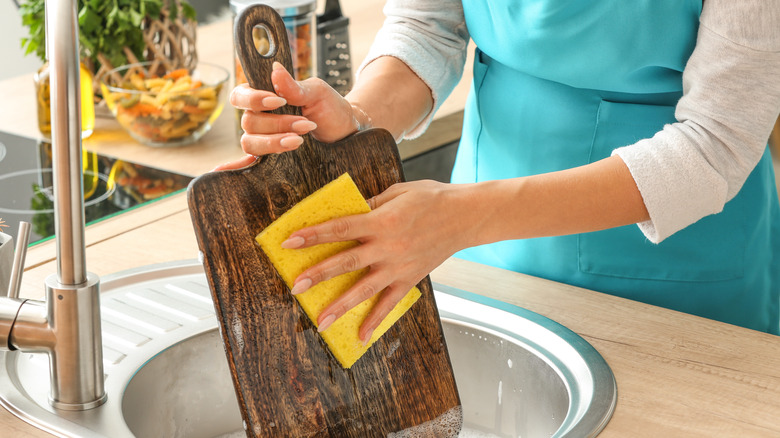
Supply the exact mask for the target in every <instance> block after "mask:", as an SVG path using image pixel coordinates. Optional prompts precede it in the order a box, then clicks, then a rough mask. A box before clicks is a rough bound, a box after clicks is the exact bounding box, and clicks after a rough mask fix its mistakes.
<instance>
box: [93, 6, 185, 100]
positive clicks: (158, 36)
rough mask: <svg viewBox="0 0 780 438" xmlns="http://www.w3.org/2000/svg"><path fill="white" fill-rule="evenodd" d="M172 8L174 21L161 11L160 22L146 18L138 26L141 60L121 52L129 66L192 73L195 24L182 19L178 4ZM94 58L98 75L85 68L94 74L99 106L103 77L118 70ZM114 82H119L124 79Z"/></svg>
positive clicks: (130, 53) (106, 62) (100, 56)
mask: <svg viewBox="0 0 780 438" xmlns="http://www.w3.org/2000/svg"><path fill="white" fill-rule="evenodd" d="M174 4H175V5H176V7H177V8H178V9H179V13H178V14H176V18H175V19H171V14H170V10H169V9H167V8H164V9H163V10H162V11H160V18H159V19H154V20H153V19H151V18H149V17H147V18H146V19H145V20H144V21H143V24H142V25H141V26H142V28H143V33H144V41H145V42H146V49H145V50H144V53H143V59H138V58H137V57H136V56H135V55H134V54H133V52H132V51H131V50H130V49H129V48H127V47H125V48H124V52H125V56H127V60H128V63H130V64H134V63H137V62H143V61H150V62H152V63H153V64H152V67H151V68H149V71H150V72H156V73H159V74H163V73H165V72H166V71H170V70H173V69H177V68H186V69H188V70H192V69H194V68H195V66H197V64H198V53H197V49H196V45H195V37H196V31H197V22H195V21H194V20H190V19H187V18H186V17H184V14H182V13H181V8H180V0H174ZM97 58H98V61H100V68H99V69H98V70H97V71H95V66H94V65H88V68H89V69H90V70H91V71H93V72H94V77H95V80H94V81H93V84H94V87H93V88H94V92H95V102H96V103H100V102H101V101H102V92H101V90H100V83H101V81H102V80H103V76H105V75H106V74H107V73H108V72H109V71H111V70H113V69H114V68H115V67H119V66H118V65H112V64H111V62H109V60H108V58H106V57H105V56H104V55H103V54H100V53H99V54H98V55H97ZM114 79H118V80H120V81H121V79H124V78H114ZM117 83H118V82H117ZM101 106H102V105H101Z"/></svg>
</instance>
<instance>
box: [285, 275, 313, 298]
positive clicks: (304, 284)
mask: <svg viewBox="0 0 780 438" xmlns="http://www.w3.org/2000/svg"><path fill="white" fill-rule="evenodd" d="M310 287H311V280H310V279H308V278H304V279H302V280H300V281H298V282H297V283H295V284H294V285H293V288H292V290H291V291H290V293H292V294H293V295H298V294H302V293H304V292H306V291H307V290H309V288H310Z"/></svg>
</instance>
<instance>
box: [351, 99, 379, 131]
mask: <svg viewBox="0 0 780 438" xmlns="http://www.w3.org/2000/svg"><path fill="white" fill-rule="evenodd" d="M349 106H350V107H351V108H352V118H353V120H354V123H355V129H357V130H358V131H365V130H366V129H369V128H373V126H374V124H373V121H372V120H371V116H369V115H368V113H367V112H366V110H364V109H363V107H362V106H361V105H360V104H359V103H355V102H349Z"/></svg>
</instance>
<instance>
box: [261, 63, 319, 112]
mask: <svg viewBox="0 0 780 438" xmlns="http://www.w3.org/2000/svg"><path fill="white" fill-rule="evenodd" d="M271 83H272V84H273V86H274V91H276V94H277V95H278V96H280V97H283V98H285V99H286V100H287V103H288V104H290V105H294V106H304V105H306V104H307V103H309V102H310V101H311V100H312V99H311V97H310V96H309V95H308V93H307V91H308V90H307V89H306V88H304V87H303V86H302V85H301V83H300V82H298V81H296V80H295V79H294V78H293V77H292V75H290V73H289V72H288V71H287V69H285V68H284V66H283V65H282V64H280V63H278V62H274V64H273V71H272V72H271Z"/></svg>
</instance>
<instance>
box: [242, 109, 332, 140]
mask: <svg viewBox="0 0 780 438" xmlns="http://www.w3.org/2000/svg"><path fill="white" fill-rule="evenodd" d="M241 129H243V130H244V132H247V133H249V134H278V133H287V132H292V133H295V134H298V135H303V134H306V133H308V132H310V131H313V130H314V129H317V124H316V123H314V122H312V121H309V120H307V119H306V118H305V117H300V116H293V115H287V114H284V115H282V114H270V113H265V112H254V111H245V112H244V115H243V116H241Z"/></svg>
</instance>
